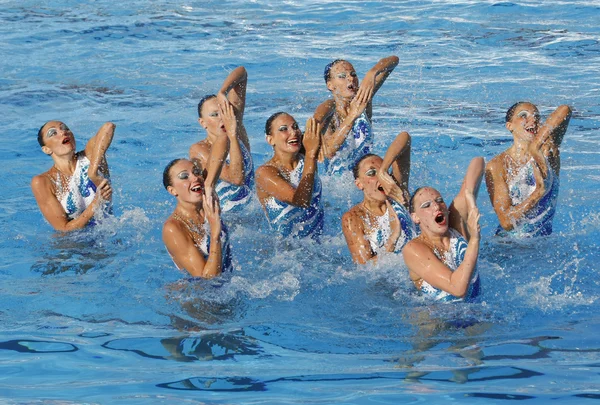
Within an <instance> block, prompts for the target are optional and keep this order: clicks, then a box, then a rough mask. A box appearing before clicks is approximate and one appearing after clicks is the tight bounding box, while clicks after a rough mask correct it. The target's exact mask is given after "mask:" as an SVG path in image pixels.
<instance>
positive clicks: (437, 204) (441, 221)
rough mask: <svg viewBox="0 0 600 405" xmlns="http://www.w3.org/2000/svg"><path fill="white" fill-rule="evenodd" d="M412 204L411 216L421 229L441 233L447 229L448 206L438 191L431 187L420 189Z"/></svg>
mask: <svg viewBox="0 0 600 405" xmlns="http://www.w3.org/2000/svg"><path fill="white" fill-rule="evenodd" d="M413 206H414V212H413V213H412V214H411V216H412V219H413V221H414V222H415V223H416V224H418V225H419V226H420V227H421V231H428V232H431V233H435V234H443V233H445V232H446V231H447V230H448V215H449V212H448V206H447V205H446V202H445V201H444V198H443V197H442V195H441V194H440V192H439V191H437V190H436V189H434V188H431V187H424V188H422V189H420V190H419V191H418V192H417V195H415V197H414V200H413Z"/></svg>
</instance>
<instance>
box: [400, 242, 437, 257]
mask: <svg viewBox="0 0 600 405" xmlns="http://www.w3.org/2000/svg"><path fill="white" fill-rule="evenodd" d="M428 252H429V253H431V254H433V252H432V251H431V249H430V248H429V246H427V244H425V242H423V241H422V240H420V239H419V238H415V239H413V240H411V241H409V242H408V243H407V244H406V245H405V246H404V248H403V249H402V254H403V255H404V258H405V259H406V258H407V257H413V256H415V257H417V256H421V255H422V254H423V253H425V254H427V253H428Z"/></svg>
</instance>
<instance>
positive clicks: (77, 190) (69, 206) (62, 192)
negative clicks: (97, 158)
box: [52, 152, 112, 225]
mask: <svg viewBox="0 0 600 405" xmlns="http://www.w3.org/2000/svg"><path fill="white" fill-rule="evenodd" d="M89 168H90V160H89V159H88V158H87V156H85V155H84V154H83V153H82V152H79V153H78V154H77V163H76V165H75V171H74V172H73V175H72V176H71V177H70V178H69V183H68V185H67V187H66V188H63V183H62V181H61V179H60V177H57V178H56V179H52V181H53V182H54V184H55V185H56V198H57V199H58V201H59V202H60V205H62V207H63V209H64V210H65V213H66V214H67V217H68V218H69V220H73V219H75V218H77V217H79V216H80V215H81V214H82V213H83V211H85V209H86V208H87V207H88V206H89V205H90V204H91V203H92V201H94V197H95V196H96V185H95V184H94V182H93V181H91V180H90V178H89V176H88V170H89ZM111 211H112V207H111V203H110V202H109V201H106V202H105V203H104V206H103V207H102V209H101V210H98V212H94V217H93V218H92V219H91V220H90V222H89V225H94V224H95V223H96V221H97V220H98V219H101V218H103V217H104V216H105V215H106V214H110V213H111Z"/></svg>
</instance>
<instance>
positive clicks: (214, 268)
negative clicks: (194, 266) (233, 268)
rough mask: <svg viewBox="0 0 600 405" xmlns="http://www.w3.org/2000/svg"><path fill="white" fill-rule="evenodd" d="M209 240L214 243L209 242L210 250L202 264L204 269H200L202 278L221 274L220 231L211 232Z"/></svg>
mask: <svg viewBox="0 0 600 405" xmlns="http://www.w3.org/2000/svg"><path fill="white" fill-rule="evenodd" d="M210 237H211V240H212V241H214V242H215V243H211V245H210V251H209V252H208V259H207V260H206V263H205V264H204V269H203V271H202V277H204V278H213V277H216V276H218V275H219V274H221V272H222V271H223V269H222V263H223V260H222V251H221V240H220V237H221V235H220V233H219V234H216V235H213V234H212V232H211V236H210Z"/></svg>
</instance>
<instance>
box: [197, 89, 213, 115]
mask: <svg viewBox="0 0 600 405" xmlns="http://www.w3.org/2000/svg"><path fill="white" fill-rule="evenodd" d="M215 97H217V95H216V94H207V95H206V96H204V97H202V98H201V99H200V101H199V102H198V118H202V106H203V105H204V103H205V102H206V101H207V100H210V99H211V98H215Z"/></svg>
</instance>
